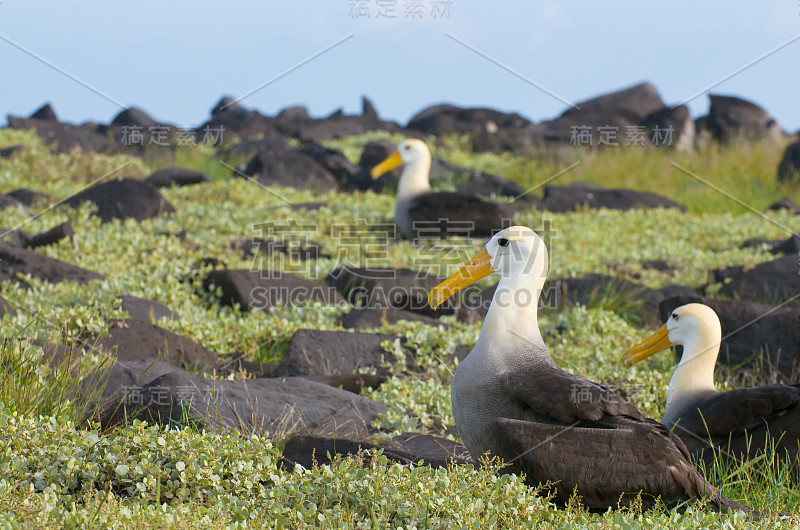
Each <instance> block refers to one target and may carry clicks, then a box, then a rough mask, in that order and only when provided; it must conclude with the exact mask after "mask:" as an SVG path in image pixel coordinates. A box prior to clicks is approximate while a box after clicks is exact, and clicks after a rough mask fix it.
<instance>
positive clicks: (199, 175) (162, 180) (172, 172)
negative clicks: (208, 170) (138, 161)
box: [144, 167, 211, 188]
mask: <svg viewBox="0 0 800 530" xmlns="http://www.w3.org/2000/svg"><path fill="white" fill-rule="evenodd" d="M144 181H145V182H149V183H150V184H152V185H153V186H155V187H156V188H168V187H170V186H190V185H192V184H202V183H203V182H211V178H210V177H209V176H208V175H206V174H205V173H203V172H202V171H195V170H194V169H184V168H180V167H171V168H166V169H159V170H158V171H156V172H154V173H152V174H151V175H150V176H149V177H147V178H146V179H144Z"/></svg>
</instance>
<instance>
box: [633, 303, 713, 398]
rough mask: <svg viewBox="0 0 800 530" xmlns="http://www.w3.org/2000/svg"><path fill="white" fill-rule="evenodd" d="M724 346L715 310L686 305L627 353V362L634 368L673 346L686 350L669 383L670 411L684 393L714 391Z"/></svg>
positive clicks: (696, 305)
mask: <svg viewBox="0 0 800 530" xmlns="http://www.w3.org/2000/svg"><path fill="white" fill-rule="evenodd" d="M721 342H722V326H721V325H720V323H719V317H718V316H717V314H716V313H715V312H714V310H713V309H711V308H710V307H708V306H707V305H704V304H686V305H683V306H681V307H679V308H677V309H675V310H673V311H672V313H670V315H669V317H668V318H667V321H666V322H665V323H664V325H663V326H661V328H659V330H658V331H656V332H655V333H654V334H653V335H652V336H651V337H650V338H648V339H647V340H645V341H644V342H642V343H640V344H638V345H636V346H634V347H632V348H630V349H629V350H628V351H626V352H625V356H624V359H625V363H626V364H628V365H632V364H636V363H638V362H640V361H643V360H645V359H647V358H648V357H650V356H651V355H654V354H656V353H658V352H660V351H662V350H665V349H666V348H669V347H670V346H672V345H673V344H678V345H681V346H683V355H682V356H681V361H680V362H679V363H678V366H677V368H675V372H674V373H673V374H672V378H671V379H670V382H669V390H668V391H667V408H669V405H670V403H671V402H672V401H673V400H674V399H675V398H676V397H679V396H680V395H682V394H684V393H687V392H696V391H700V390H712V391H713V390H714V366H715V364H716V362H717V355H719V346H720V343H721Z"/></svg>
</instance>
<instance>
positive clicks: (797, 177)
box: [778, 142, 800, 183]
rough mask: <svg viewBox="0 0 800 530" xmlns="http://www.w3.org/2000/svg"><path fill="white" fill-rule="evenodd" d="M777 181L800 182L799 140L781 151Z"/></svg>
mask: <svg viewBox="0 0 800 530" xmlns="http://www.w3.org/2000/svg"><path fill="white" fill-rule="evenodd" d="M778 181H779V182H792V183H797V182H800V142H795V143H793V144H791V145H789V147H787V148H786V151H785V152H784V153H783V158H782V159H781V163H780V165H779V166H778Z"/></svg>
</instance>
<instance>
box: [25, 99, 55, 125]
mask: <svg viewBox="0 0 800 530" xmlns="http://www.w3.org/2000/svg"><path fill="white" fill-rule="evenodd" d="M29 118H30V119H32V120H45V121H58V116H56V111H54V110H53V107H52V106H51V105H50V103H45V104H44V105H42V106H41V107H39V108H38V109H36V111H34V113H33V114H31V115H30V117H29Z"/></svg>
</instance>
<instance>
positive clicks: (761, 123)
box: [705, 94, 783, 142]
mask: <svg viewBox="0 0 800 530" xmlns="http://www.w3.org/2000/svg"><path fill="white" fill-rule="evenodd" d="M708 97H709V99H710V100H711V106H710V107H709V110H708V118H707V119H706V122H705V126H706V127H707V128H708V130H709V131H710V132H711V134H712V136H713V137H714V138H715V139H716V140H718V141H721V142H732V141H736V140H748V141H752V140H768V141H777V140H780V139H781V138H783V131H782V130H781V128H780V126H779V125H778V123H777V122H776V121H775V119H774V118H773V117H772V116H770V115H769V114H768V113H767V111H765V110H764V109H762V108H761V107H759V106H758V105H756V104H755V103H752V102H750V101H746V100H744V99H740V98H737V97H731V96H720V95H717V94H709V95H708Z"/></svg>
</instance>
